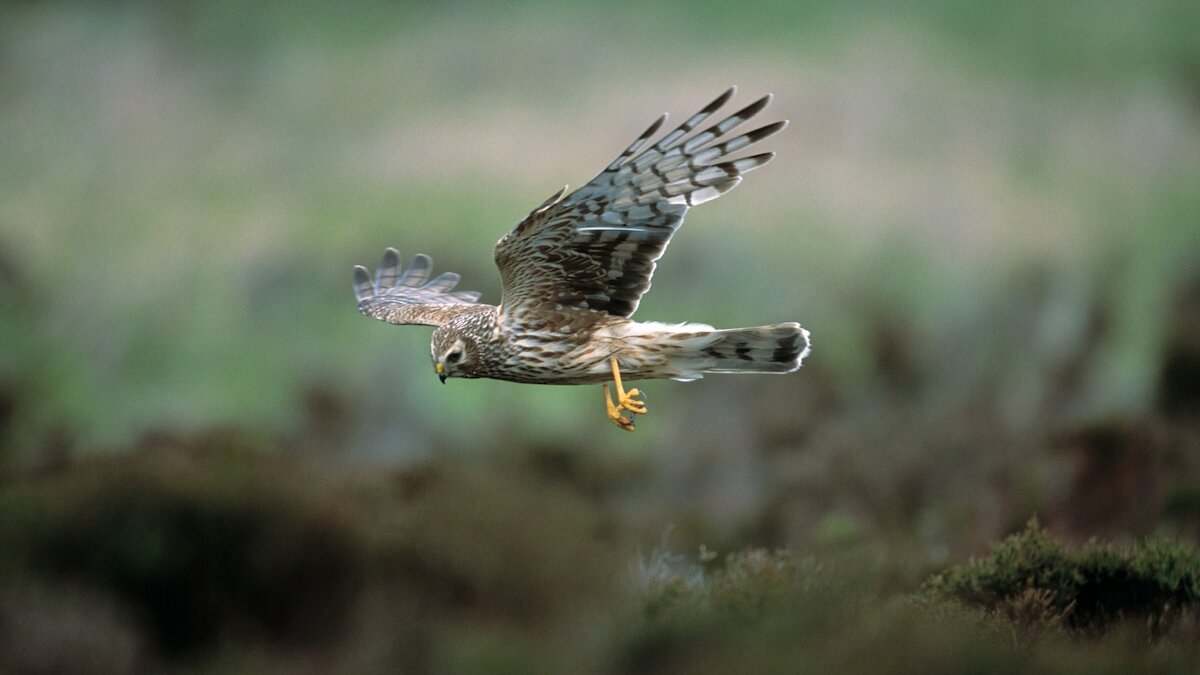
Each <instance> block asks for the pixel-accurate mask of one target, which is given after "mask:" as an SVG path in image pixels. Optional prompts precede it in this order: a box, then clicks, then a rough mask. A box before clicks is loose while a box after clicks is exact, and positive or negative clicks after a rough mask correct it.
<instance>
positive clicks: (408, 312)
mask: <svg viewBox="0 0 1200 675" xmlns="http://www.w3.org/2000/svg"><path fill="white" fill-rule="evenodd" d="M432 268H433V261H432V260H430V258H429V256H427V255H418V256H416V257H415V258H413V259H412V262H410V263H409V264H408V267H406V268H402V267H400V254H399V253H398V252H397V251H396V249H394V248H389V249H388V250H387V251H386V252H384V254H383V260H382V261H380V263H379V268H378V269H377V270H375V277H374V279H372V278H371V274H370V273H369V272H368V271H367V268H365V267H363V266H362V265H358V266H355V268H354V295H355V296H357V297H358V311H360V312H362V313H363V314H366V315H367V316H370V317H374V318H376V319H379V320H380V321H386V322H388V323H395V324H424V325H426V326H440V325H442V324H444V323H446V322H447V321H450V320H451V319H453V318H454V317H456V316H458V315H459V314H462V313H463V312H467V311H471V309H472V307H474V306H475V302H476V301H477V300H479V293H476V292H475V291H454V287H455V286H457V285H458V280H459V278H460V277H459V275H457V274H455V273H454V272H445V273H443V274H440V275H438V276H437V277H435V278H434V279H433V280H430V279H429V275H430V271H431V269H432ZM452 291H453V292H452Z"/></svg>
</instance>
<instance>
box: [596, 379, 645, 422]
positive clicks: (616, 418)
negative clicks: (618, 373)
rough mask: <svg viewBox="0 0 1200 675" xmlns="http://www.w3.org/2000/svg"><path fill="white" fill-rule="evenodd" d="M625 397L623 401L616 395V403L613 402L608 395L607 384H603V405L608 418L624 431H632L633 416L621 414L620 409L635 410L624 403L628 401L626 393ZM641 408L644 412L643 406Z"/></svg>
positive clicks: (638, 402)
mask: <svg viewBox="0 0 1200 675" xmlns="http://www.w3.org/2000/svg"><path fill="white" fill-rule="evenodd" d="M625 398H626V400H625V401H621V400H620V397H618V403H613V401H612V398H611V397H610V396H609V392H608V385H607V384H605V385H604V405H605V408H606V409H607V410H608V419H609V420H611V421H612V423H613V424H615V425H617V426H618V427H620V428H622V429H624V430H625V431H633V430H634V424H633V418H632V417H625V416H624V415H622V414H621V411H622V410H629V411H630V412H636V411H634V410H631V409H630V408H629V407H627V405H626V404H627V403H628V402H629V401H628V394H626V396H625ZM633 403H636V404H641V401H633ZM642 408H643V412H645V406H642Z"/></svg>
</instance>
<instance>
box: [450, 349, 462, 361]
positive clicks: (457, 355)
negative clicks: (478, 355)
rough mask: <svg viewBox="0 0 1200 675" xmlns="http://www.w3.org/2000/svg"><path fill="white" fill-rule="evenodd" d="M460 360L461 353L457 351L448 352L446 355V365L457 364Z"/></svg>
mask: <svg viewBox="0 0 1200 675" xmlns="http://www.w3.org/2000/svg"><path fill="white" fill-rule="evenodd" d="M461 358H462V352H457V351H455V352H450V353H449V354H447V355H446V363H458V360H459V359H461Z"/></svg>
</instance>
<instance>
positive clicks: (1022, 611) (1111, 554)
mask: <svg viewBox="0 0 1200 675" xmlns="http://www.w3.org/2000/svg"><path fill="white" fill-rule="evenodd" d="M920 597H921V599H922V600H924V601H941V600H949V601H954V602H958V603H961V604H963V605H966V606H968V607H975V608H980V609H982V610H984V611H985V612H986V613H988V614H990V615H992V616H996V617H1000V618H1004V619H1008V620H1011V621H1014V622H1016V623H1018V624H1021V625H1023V626H1024V627H1025V628H1030V629H1039V628H1051V629H1061V630H1064V631H1066V632H1069V633H1074V634H1091V635H1097V634H1100V633H1102V632H1105V631H1107V630H1109V629H1111V628H1113V627H1115V626H1117V625H1119V624H1131V623H1137V624H1141V625H1144V626H1145V628H1146V630H1148V631H1149V636H1150V637H1153V638H1157V637H1162V636H1165V635H1169V634H1170V633H1171V632H1173V631H1174V630H1176V629H1178V628H1179V627H1180V626H1183V625H1187V624H1188V623H1189V622H1194V621H1195V619H1196V616H1197V611H1198V610H1200V556H1197V553H1196V551H1195V550H1194V549H1193V548H1191V547H1189V546H1187V545H1185V544H1181V543H1176V542H1169V541H1166V540H1162V539H1149V540H1146V541H1143V542H1138V543H1136V544H1133V545H1132V546H1129V547H1124V548H1121V547H1117V546H1114V545H1111V544H1097V543H1089V544H1088V545H1086V546H1083V547H1080V548H1073V547H1069V546H1066V545H1064V544H1062V543H1060V542H1058V541H1056V540H1054V539H1053V538H1051V537H1050V535H1049V534H1048V533H1047V532H1046V530H1045V529H1043V528H1042V527H1041V526H1040V525H1039V524H1038V522H1037V520H1036V519H1034V520H1031V521H1030V522H1029V523H1028V525H1027V526H1026V527H1025V529H1024V530H1022V531H1020V532H1018V533H1016V534H1013V535H1011V536H1009V537H1008V538H1007V539H1005V540H1004V541H1002V542H1000V543H999V544H997V545H995V546H994V547H993V548H992V550H991V552H990V553H989V554H988V555H987V556H985V557H983V558H979V559H972V560H971V561H970V562H969V563H967V564H966V565H959V566H955V567H952V568H950V569H949V570H947V571H945V572H943V573H941V574H938V575H935V576H934V577H932V578H930V579H929V580H928V581H927V582H926V583H925V584H924V586H923V587H922V589H921V592H920Z"/></svg>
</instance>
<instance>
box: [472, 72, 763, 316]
mask: <svg viewBox="0 0 1200 675" xmlns="http://www.w3.org/2000/svg"><path fill="white" fill-rule="evenodd" d="M736 91H737V89H736V87H731V88H730V89H729V90H728V91H726V92H725V93H723V94H721V95H720V96H718V97H717V98H716V100H714V101H713V102H712V103H710V104H708V105H707V106H705V107H704V109H703V110H701V111H700V112H698V113H696V114H695V115H692V116H691V117H689V118H688V119H687V121H685V122H684V123H683V124H681V125H680V126H679V127H678V128H676V129H675V130H674V131H672V132H670V133H668V134H667V135H666V136H663V137H662V138H661V139H659V141H658V142H657V143H655V144H654V145H651V146H650V147H649V148H647V149H645V150H643V151H642V152H641V153H640V154H637V153H638V150H639V149H640V148H641V147H642V146H643V145H644V144H645V143H646V142H647V141H648V140H649V139H650V137H651V136H653V135H654V134H655V132H657V131H658V129H659V127H660V126H662V124H663V122H665V121H666V119H667V116H666V115H665V114H664V115H663V116H662V117H659V118H658V120H657V121H655V122H654V124H652V125H650V128H649V129H647V130H646V131H645V133H643V134H642V135H641V136H639V137H638V138H637V140H635V141H634V142H633V144H631V145H630V146H629V147H628V148H626V150H625V151H624V152H622V153H621V155H620V156H619V157H617V158H616V159H615V160H613V162H612V163H611V164H609V165H608V167H607V168H605V169H604V171H602V172H601V173H600V175H598V176H596V177H595V178H594V179H592V181H591V182H590V183H588V184H587V185H584V186H583V187H581V188H579V189H578V190H576V191H574V192H572V193H571V194H569V195H567V196H566V198H563V193H564V192H566V188H565V187H564V188H563V189H562V190H559V191H558V192H557V193H556V194H555V195H553V196H552V197H550V198H549V199H547V200H546V201H545V202H543V203H542V205H541V206H539V207H538V208H537V209H535V210H534V211H533V212H532V213H530V214H529V215H528V216H526V217H525V219H524V220H522V221H521V222H520V223H519V224H518V225H517V226H516V228H514V229H513V230H512V231H511V232H509V233H508V234H506V235H505V236H504V237H503V238H502V239H501V240H500V241H499V242H498V243H497V244H496V252H495V257H496V265H497V267H499V268H500V277H501V281H502V283H503V287H504V298H503V301H502V302H501V311H502V312H504V313H507V312H510V311H513V310H516V309H518V308H530V307H546V308H549V307H554V306H556V305H561V306H562V307H572V308H580V309H584V308H586V309H593V310H597V311H602V312H607V313H609V314H612V315H615V316H622V317H627V316H630V315H631V314H633V312H634V310H635V309H637V306H638V302H639V301H640V300H641V297H642V295H643V294H645V292H646V291H647V290H649V288H650V277H651V275H652V274H653V273H654V267H655V261H656V260H658V259H659V258H660V257H661V256H662V254H663V251H664V250H665V249H666V247H667V244H668V243H669V242H670V240H671V235H673V234H674V233H675V230H677V229H678V228H679V226H680V224H682V223H683V217H684V215H685V214H686V213H687V210H688V209H689V208H691V207H693V206H696V205H697V204H703V203H704V202H706V201H709V200H710V199H715V198H717V197H719V196H721V195H722V194H724V193H725V192H728V191H729V190H731V189H733V187H734V186H736V185H737V184H738V183H739V182H741V180H742V175H743V174H745V173H746V172H748V171H752V170H754V169H757V168H758V167H760V166H762V165H763V164H766V163H767V162H768V161H770V160H771V158H773V157H774V156H775V155H774V153H770V152H767V153H762V154H757V155H752V156H750V157H744V158H741V159H729V155H730V154H731V153H735V152H737V151H739V150H742V149H743V148H746V147H748V146H750V145H752V144H754V143H756V142H758V141H761V140H762V139H764V138H766V137H768V136H770V135H771V134H774V133H775V132H777V131H779V130H780V129H782V128H783V127H784V126H786V124H787V122H786V121H780V122H775V123H773V124H768V125H766V126H763V127H760V128H758V129H755V130H753V131H750V132H748V133H745V134H742V135H740V136H736V137H734V138H730V139H728V140H723V141H722V140H721V139H722V137H723V136H725V134H727V133H728V132H729V131H731V130H732V129H734V128H735V127H737V126H738V125H740V124H741V123H743V122H745V121H746V120H748V119H750V118H751V117H754V116H755V115H756V114H758V113H759V112H761V111H762V109H763V108H765V107H766V106H767V104H768V103H769V102H770V101H771V95H770V94H768V95H766V96H764V97H762V98H760V99H758V100H757V101H755V102H754V103H751V104H750V105H748V106H746V107H745V108H743V109H741V110H739V111H737V112H735V113H733V114H732V115H730V116H729V117H726V118H725V119H723V120H721V121H720V122H717V123H716V124H714V125H712V126H711V127H708V128H707V129H705V130H703V131H700V132H698V133H696V134H693V135H691V136H689V134H690V133H691V132H692V131H693V130H694V129H695V128H696V127H698V126H699V125H700V124H702V123H703V122H704V121H705V120H706V119H708V118H709V117H710V116H712V115H713V113H715V112H716V111H717V110H718V109H720V108H721V107H722V106H723V105H725V103H726V102H728V101H729V99H730V98H732V97H733V95H734V93H735V92H736Z"/></svg>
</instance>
